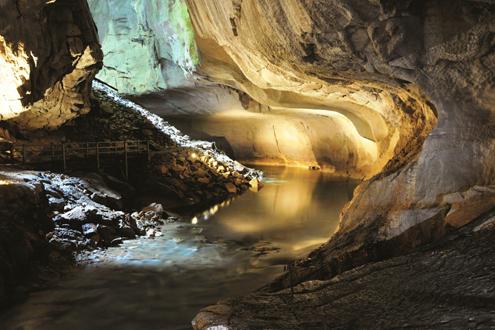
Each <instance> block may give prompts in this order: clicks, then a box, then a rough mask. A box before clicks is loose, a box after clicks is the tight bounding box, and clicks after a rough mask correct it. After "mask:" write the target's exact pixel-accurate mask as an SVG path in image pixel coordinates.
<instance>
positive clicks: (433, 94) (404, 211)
mask: <svg viewBox="0 0 495 330" xmlns="http://www.w3.org/2000/svg"><path fill="white" fill-rule="evenodd" d="M188 4H189V10H190V13H191V17H192V20H193V24H194V26H195V29H196V31H197V34H198V37H197V39H198V46H199V49H200V51H201V55H202V56H203V57H204V58H205V59H206V60H204V61H203V62H202V66H201V68H202V70H203V72H204V73H205V74H207V75H210V76H211V77H214V79H216V80H218V81H221V82H223V83H225V84H229V85H231V86H233V87H236V88H239V89H241V90H243V91H245V92H246V93H248V94H249V95H250V96H251V97H252V98H254V99H255V100H257V101H259V102H260V103H264V104H269V105H271V106H292V107H293V106H294V104H296V105H298V106H299V107H301V106H304V108H315V107H318V108H320V109H345V110H346V111H347V112H350V113H352V114H353V115H354V116H356V117H359V118H361V119H362V120H364V121H365V122H366V123H368V125H369V127H370V128H371V130H372V132H374V140H375V141H376V144H377V149H378V150H379V152H378V155H379V158H380V159H381V160H382V161H383V160H385V161H387V163H386V165H385V166H384V167H383V169H382V170H381V173H379V174H377V175H376V176H374V177H372V178H371V179H370V180H368V181H366V182H364V183H363V184H361V185H360V186H359V187H358V188H357V190H356V191H355V194H354V198H353V200H352V201H351V203H350V204H348V205H347V207H346V208H345V209H344V211H343V213H342V217H341V224H340V229H339V231H338V232H337V233H336V235H335V236H334V237H333V238H332V239H331V240H330V241H329V243H327V244H326V245H324V246H323V247H321V248H320V249H318V250H317V251H315V252H313V253H312V254H311V255H310V256H309V257H308V259H306V260H304V261H301V262H300V263H298V264H297V265H296V267H295V270H294V272H293V275H292V276H289V275H287V276H284V277H283V278H281V279H280V281H278V282H277V283H274V284H273V285H272V289H280V288H285V287H288V286H289V283H290V282H291V281H293V283H299V282H302V281H306V280H311V279H328V278H329V277H332V276H334V275H336V274H339V273H341V272H343V271H345V270H347V269H351V268H353V267H356V266H359V265H362V264H364V263H367V262H369V261H373V260H380V259H383V258H387V257H390V256H394V255H399V254H402V253H405V252H407V251H410V250H411V249H413V248H414V247H417V246H419V245H421V244H424V243H426V242H430V241H436V240H438V239H439V238H441V237H442V236H444V235H445V234H446V233H448V232H450V231H452V230H455V229H456V228H459V227H461V226H463V225H465V224H466V223H469V222H470V221H472V220H473V219H475V218H476V217H478V216H479V215H481V214H483V213H485V212H487V211H488V210H490V209H492V208H493V207H494V205H495V158H494V156H493V155H494V149H495V139H494V138H495V129H494V118H495V116H494V109H495V99H494V98H493V95H495V82H494V80H493V76H494V73H495V51H494V46H495V38H494V35H495V34H494V33H495V25H494V23H493V22H495V5H494V4H492V3H491V2H486V1H430V2H421V1H401V2H391V1H359V2H357V1H350V0H349V1H323V0H321V1H278V0H274V1H272V0H266V1H264V0H260V1H254V0H253V1H250V0H245V1H237V0H218V1H208V0H194V1H193V0H190V1H188ZM344 114H345V113H344ZM436 118H438V122H437V120H436ZM350 119H351V120H352V118H350ZM377 123H379V125H377ZM380 127H381V129H379V128H380ZM379 168H380V166H377V167H376V168H375V170H377V171H380V170H379ZM260 299H262V298H261V297H260ZM260 301H261V300H260ZM251 303H253V304H256V303H257V302H250V304H251ZM260 308H261V307H260ZM222 313H223V312H222V311H219V314H222ZM235 317H237V316H235ZM199 328H200V327H199Z"/></svg>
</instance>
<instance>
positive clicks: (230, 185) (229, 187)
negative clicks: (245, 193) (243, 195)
mask: <svg viewBox="0 0 495 330" xmlns="http://www.w3.org/2000/svg"><path fill="white" fill-rule="evenodd" d="M225 189H226V190H227V191H228V192H229V193H230V194H235V193H237V188H236V186H235V185H234V184H233V183H231V182H228V183H226V184H225Z"/></svg>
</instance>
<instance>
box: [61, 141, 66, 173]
mask: <svg viewBox="0 0 495 330" xmlns="http://www.w3.org/2000/svg"><path fill="white" fill-rule="evenodd" d="M65 152H66V150H65V143H62V160H63V163H64V172H65V171H66V170H67V159H66V158H65V156H66V155H65Z"/></svg>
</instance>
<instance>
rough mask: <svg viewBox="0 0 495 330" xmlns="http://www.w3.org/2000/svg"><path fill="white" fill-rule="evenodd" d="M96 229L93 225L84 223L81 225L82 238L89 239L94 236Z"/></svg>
mask: <svg viewBox="0 0 495 330" xmlns="http://www.w3.org/2000/svg"><path fill="white" fill-rule="evenodd" d="M97 228H98V227H97V225H96V224H94V223H85V224H83V225H82V232H83V234H84V236H86V237H91V236H93V235H96V233H97V232H98V230H97Z"/></svg>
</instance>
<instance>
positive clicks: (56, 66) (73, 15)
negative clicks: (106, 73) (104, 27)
mask: <svg viewBox="0 0 495 330" xmlns="http://www.w3.org/2000/svg"><path fill="white" fill-rule="evenodd" d="M101 60H102V53H101V50H100V46H99V44H98V37H97V34H96V29H95V26H94V23H93V20H92V18H91V14H90V12H89V8H88V5H87V3H86V1H84V0H64V1H62V0H57V1H46V0H33V1H20V0H4V1H0V120H2V121H3V120H10V121H13V122H14V123H15V125H16V126H18V127H19V128H21V129H24V130H32V129H41V128H46V129H52V128H56V127H59V126H60V125H62V124H63V123H65V122H66V121H68V120H70V119H72V118H74V117H76V116H78V115H81V114H85V113H87V112H89V110H90V103H89V91H90V90H91V80H92V78H93V77H94V75H95V74H96V72H97V71H98V69H99V68H100V67H101Z"/></svg>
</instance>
